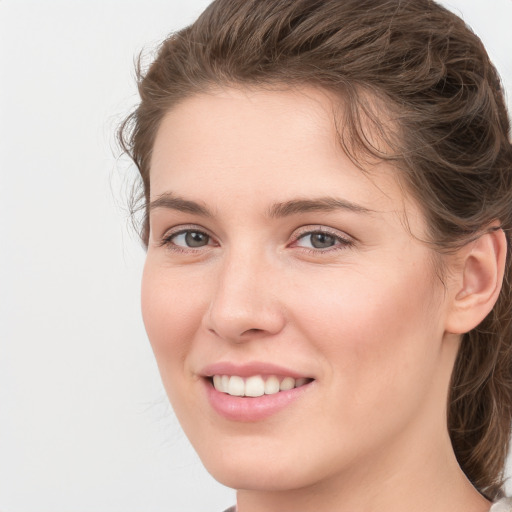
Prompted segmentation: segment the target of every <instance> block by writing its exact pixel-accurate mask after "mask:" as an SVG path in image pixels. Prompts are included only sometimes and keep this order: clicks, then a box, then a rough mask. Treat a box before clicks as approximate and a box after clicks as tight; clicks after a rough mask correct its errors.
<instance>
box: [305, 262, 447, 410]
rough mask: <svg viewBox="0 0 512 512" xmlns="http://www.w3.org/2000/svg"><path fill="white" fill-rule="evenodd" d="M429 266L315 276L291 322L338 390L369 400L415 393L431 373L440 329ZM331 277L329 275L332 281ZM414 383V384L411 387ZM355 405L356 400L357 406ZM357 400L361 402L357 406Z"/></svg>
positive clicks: (441, 330)
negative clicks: (318, 356)
mask: <svg viewBox="0 0 512 512" xmlns="http://www.w3.org/2000/svg"><path fill="white" fill-rule="evenodd" d="M426 269H428V267H425V268H424V269H423V270H422V271H419V269H418V268H416V267H415V266H414V265H409V266H407V265H403V266H400V268H395V269H393V267H392V266H389V267H388V272H386V273H383V272H382V267H380V268H379V269H377V268H376V270H375V271H374V272H372V268H371V267H369V268H368V269H367V271H366V272H364V274H363V273H359V272H354V271H350V270H348V271H347V272H340V275H339V276H338V277H337V278H336V279H333V276H332V275H331V276H327V275H326V276H325V277H324V278H321V276H320V277H318V276H317V278H316V280H315V285H316V286H315V287H314V289H315V290H317V292H316V293H311V290H312V287H311V286H310V281H309V282H304V283H303V286H304V288H305V289H306V288H307V289H308V290H309V292H308V293H305V292H304V293H296V295H297V296H298V297H308V298H307V300H306V301H304V302H303V303H299V301H297V308H296V310H295V319H296V321H297V323H298V324H299V325H300V326H301V329H302V330H303V332H306V333H307V338H308V339H310V340H314V343H315V344H316V346H317V348H318V350H319V351H321V353H322V356H323V357H324V358H325V359H326V367H327V368H328V369H329V373H330V376H329V378H330V379H332V380H333V381H334V386H333V387H335V388H339V389H352V390H354V392H357V393H358V395H359V397H360V398H361V399H362V400H363V401H364V402H366V403H370V402H372V403H374V404H376V403H377V404H378V403H379V402H380V401H382V400H386V399H387V398H388V397H389V396H390V395H391V394H394V395H395V397H396V396H397V394H400V395H402V396H403V397H405V396H407V395H408V394H414V392H413V390H412V388H413V387H415V386H417V389H416V391H418V389H419V388H421V389H422V391H425V389H424V387H425V386H426V385H427V383H428V382H430V380H431V377H432V373H433V372H435V371H436V364H437V358H438V356H439V347H440V344H441V340H442V335H443V328H442V322H441V316H440V311H441V309H440V308H439V307H436V306H435V304H436V302H437V301H440V300H441V298H440V297H439V298H437V290H436V287H435V284H434V282H433V280H432V278H431V276H430V274H429V273H428V270H426ZM329 277H330V278H329ZM412 383H414V384H412ZM354 403H357V402H354ZM359 403H361V402H359Z"/></svg>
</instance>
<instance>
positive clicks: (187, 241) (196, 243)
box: [162, 229, 213, 250]
mask: <svg viewBox="0 0 512 512" xmlns="http://www.w3.org/2000/svg"><path fill="white" fill-rule="evenodd" d="M162 245H167V246H169V247H170V248H171V249H175V250H187V249H200V248H202V247H206V246H209V245H213V241H212V238H211V236H210V235H208V234H206V233H204V232H203V231H199V230H197V229H183V230H181V231H178V232H175V233H170V234H169V235H167V236H165V237H164V238H163V240H162Z"/></svg>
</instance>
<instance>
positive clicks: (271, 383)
mask: <svg viewBox="0 0 512 512" xmlns="http://www.w3.org/2000/svg"><path fill="white" fill-rule="evenodd" d="M276 393H279V379H278V378H277V377H274V376H272V377H269V378H268V379H267V380H266V381H265V395H275V394H276Z"/></svg>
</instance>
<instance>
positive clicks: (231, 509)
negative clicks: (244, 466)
mask: <svg viewBox="0 0 512 512" xmlns="http://www.w3.org/2000/svg"><path fill="white" fill-rule="evenodd" d="M224 512H236V506H235V505H233V506H232V507H229V508H228V509H226V510H224ZM493 512H494V511H493ZM497 512H501V511H499V510H498V511H497ZM507 512H508V511H507Z"/></svg>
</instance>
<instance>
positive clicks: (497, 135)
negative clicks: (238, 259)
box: [120, 0, 512, 499]
mask: <svg viewBox="0 0 512 512" xmlns="http://www.w3.org/2000/svg"><path fill="white" fill-rule="evenodd" d="M138 71H139V92H140V97H141V102H140V105H139V106H138V107H137V109H136V110H135V111H134V112H133V113H132V114H131V115H130V116H129V117H128V118H127V119H126V121H125V122H124V123H123V125H122V127H121V129H120V139H121V143H122V144H123V147H124V149H125V151H127V152H128V153H129V154H130V156H131V157H132V158H133V160H134V161H135V163H136V165H137V166H138V169H139V171H140V175H141V178H142V184H143V187H142V190H143V197H142V199H143V206H144V205H145V204H147V200H148V198H149V190H150V183H149V169H150V163H151V152H152V147H153V142H154V139H155V135H156V132H157V130H158V127H159V125H160V122H161V120H162V117H163V116H164V115H165V113H166V112H167V111H168V110H169V109H170V108H172V107H173V106H174V105H175V104H176V103H177V102H179V101H182V100H183V99H184V98H186V97H188V96H191V95H193V94H196V93H198V92H204V91H205V90H208V89H210V88H212V87H216V86H226V85H228V86H229V85H234V86H257V87H271V86H274V85H279V86H282V85H285V86H289V87H293V86H301V85H305V84H306V85H314V86H318V87H322V88H324V89H327V90H329V91H331V92H334V93H335V94H336V95H337V97H339V98H340V102H341V103H342V104H343V105H344V106H345V109H344V119H343V123H341V124H342V126H343V130H342V131H341V133H340V141H341V142H342V144H343V145H344V147H345V149H347V150H349V149H351V150H352V151H351V153H352V154H353V155H355V154H357V155H358V157H357V158H359V161H361V160H360V158H361V155H362V154H363V152H362V151H359V150H363V151H365V152H366V154H370V155H372V156H374V157H375V156H376V157H378V158H387V159H392V160H393V161H394V162H395V163H396V166H397V168H399V169H400V170H401V173H400V176H403V179H404V180H405V183H406V186H407V187H408V189H409V190H410V191H411V192H412V194H413V195H414V196H415V197H416V198H417V200H418V202H419V203H420V205H422V207H423V210H424V212H425V215H426V217H427V220H428V223H429V226H430V230H431V243H433V244H434V246H435V247H436V248H437V249H438V250H439V251H446V250H450V249H453V248H455V247H458V246H461V245H463V244H464V243H467V241H468V240H470V239H472V238H474V237H476V236H478V235H479V234H480V233H482V231H483V230H485V229H486V228H487V227H488V226H489V225H490V224H491V223H492V222H494V221H496V220H498V221H499V223H500V225H501V228H502V229H503V230H504V232H505V234H506V235H507V240H508V245H509V248H510V233H511V232H512V231H511V228H512V147H511V144H510V140H509V138H508V136H509V121H508V118H507V112H506V108H505V103H504V99H503V92H502V90H501V84H500V79H499V77H498V75H497V72H496V70H495V68H494V67H493V65H492V64H491V63H490V61H489V58H488V56H487V54H486V51H485V49H484V47H483V45H482V43H481V41H480V40H479V39H478V37H477V36H476V35H475V34H474V33H473V32H472V31H471V30H470V29H469V28H468V27H467V26H466V25H465V24H464V23H463V21H462V20H461V19H459V18H458V17H457V16H455V15H454V14H452V13H451V12H449V11H448V10H446V9H444V8H443V7H441V6H439V5H438V4H436V3H435V2H433V1H431V0H216V1H214V2H213V3H212V4H211V5H210V6H209V7H208V8H207V9H206V10H205V11H204V13H203V14H202V15H201V16H200V17H199V19H198V20H197V21H196V22H195V23H194V24H193V25H191V26H190V27H187V28H185V29H183V30H181V31H179V32H177V33H176V34H174V35H171V36H170V37H169V38H168V39H167V40H165V41H164V42H163V44H162V45H161V47H160V49H159V53H158V55H157V58H156V60H155V61H154V62H153V63H152V64H151V66H150V67H149V69H148V71H147V72H146V73H143V72H141V70H140V67H139V70H138ZM368 97H370V98H373V100H375V101H376V102H377V103H376V104H377V105H378V107H379V108H380V109H381V113H382V112H384V111H385V112H386V116H387V117H388V118H389V117H390V118H391V119H392V121H393V123H392V124H393V126H394V132H395V133H394V135H393V134H392V133H389V134H386V133H383V134H382V136H383V137H384V138H385V139H386V143H387V146H388V147H390V148H392V152H389V151H386V154H384V153H383V152H382V151H379V150H378V149H377V148H376V147H374V145H372V143H371V142H370V141H369V140H368V138H367V137H365V134H364V130H363V128H362V125H363V123H362V120H363V118H364V120H365V122H366V121H368V120H370V121H371V124H372V126H373V127H374V128H376V129H378V128H379V126H382V125H381V123H379V114H378V112H376V111H377V110H378V109H376V108H374V107H371V103H370V102H368V101H367V99H368ZM375 101H374V105H375ZM384 107H385V108H384ZM381 120H382V115H381ZM380 132H383V130H382V128H381V130H380ZM357 158H356V159H357ZM144 199H145V201H144ZM147 237H148V220H147V218H145V220H144V225H143V229H142V238H143V241H144V242H145V243H147ZM511 261H512V260H511V256H510V251H509V253H508V255H507V261H506V269H505V282H504V285H503V287H502V290H501V293H500V296H499V298H498V301H497V304H496V305H495V307H494V309H493V311H492V312H491V313H490V314H489V315H488V317H487V318H486V319H485V320H484V321H483V322H482V323H481V324H480V325H479V326H478V327H477V328H475V329H474V330H472V331H471V332H469V333H467V334H465V335H464V336H463V339H462V344H461V348H460V350H459V354H458V358H457V361H456V363H455V368H454V372H453V376H452V384H451V391H450V400H449V404H448V427H449V432H450V436H451V440H452V444H453V447H454V451H455V454H456V456H457V459H458V461H459V464H460V466H461V467H462V469H463V470H464V472H465V473H466V475H467V476H468V478H469V479H470V480H471V482H472V483H473V484H474V485H475V487H476V488H477V489H479V490H480V492H482V493H483V494H484V495H485V496H487V497H488V498H489V499H495V498H497V497H498V496H500V494H501V486H502V483H503V471H504V464H505V458H506V454H507V451H508V445H509V434H510V426H511V419H512V319H511V316H512V290H511V284H512V265H511Z"/></svg>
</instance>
